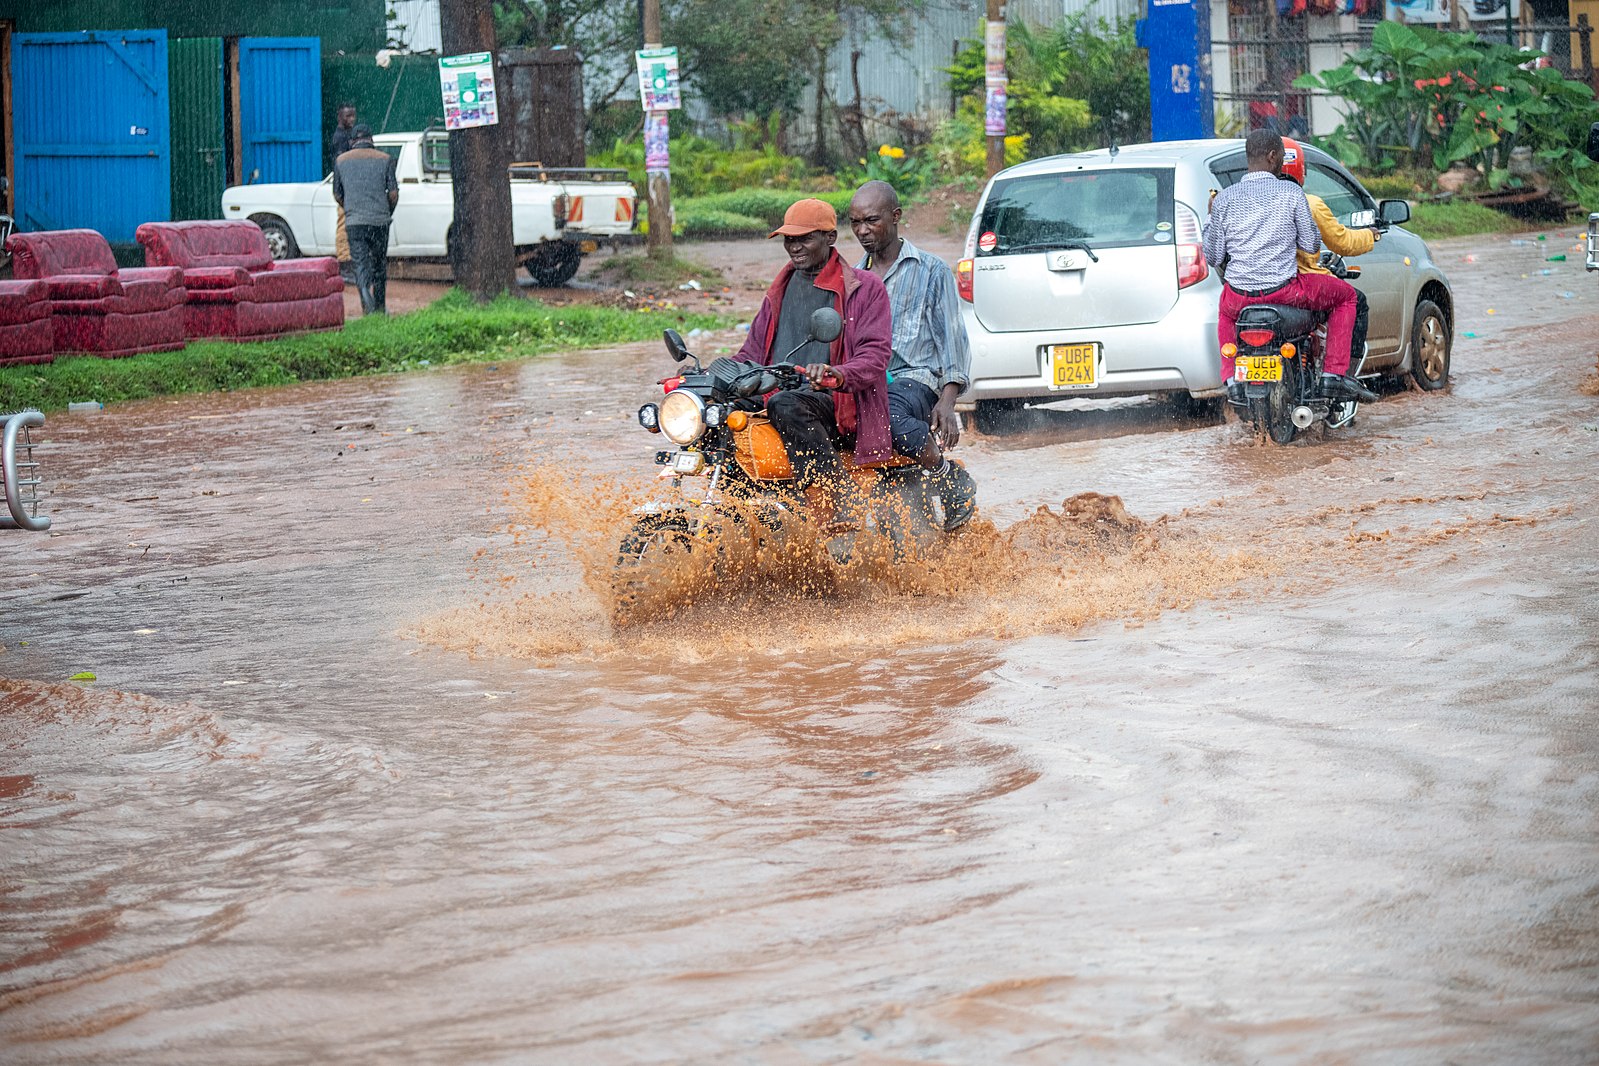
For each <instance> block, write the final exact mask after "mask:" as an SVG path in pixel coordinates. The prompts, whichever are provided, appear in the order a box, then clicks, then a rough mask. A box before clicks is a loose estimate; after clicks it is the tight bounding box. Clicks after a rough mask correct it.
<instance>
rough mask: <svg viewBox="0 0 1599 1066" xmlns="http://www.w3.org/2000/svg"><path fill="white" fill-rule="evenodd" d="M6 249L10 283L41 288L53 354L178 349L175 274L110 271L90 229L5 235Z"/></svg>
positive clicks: (106, 252) (113, 264)
mask: <svg viewBox="0 0 1599 1066" xmlns="http://www.w3.org/2000/svg"><path fill="white" fill-rule="evenodd" d="M6 250H7V251H9V252H10V253H11V273H12V276H13V277H15V278H18V279H21V280H32V279H37V280H41V281H43V282H44V285H45V291H46V293H47V295H48V296H49V298H50V302H51V308H50V311H51V319H52V322H53V324H54V328H53V330H52V335H53V340H54V345H55V350H56V352H57V353H62V352H89V353H91V354H93V355H101V356H108V357H109V356H118V355H132V354H133V353H135V352H164V351H170V350H172V349H173V348H181V347H183V288H182V285H181V283H180V282H181V278H182V276H183V272H182V271H181V270H176V269H173V268H172V267H138V268H131V269H127V270H118V269H117V261H116V259H115V258H114V257H113V256H112V255H111V246H110V245H109V244H107V243H106V239H105V238H104V237H102V236H101V235H100V234H99V233H97V232H95V231H94V230H92V229H66V230H51V231H46V232H43V233H13V234H12V235H11V236H10V237H8V238H7V239H6Z"/></svg>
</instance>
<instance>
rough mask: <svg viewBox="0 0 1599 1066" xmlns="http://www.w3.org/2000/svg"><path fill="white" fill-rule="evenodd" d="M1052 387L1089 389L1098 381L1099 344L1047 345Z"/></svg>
mask: <svg viewBox="0 0 1599 1066" xmlns="http://www.w3.org/2000/svg"><path fill="white" fill-rule="evenodd" d="M1049 366H1050V379H1049V387H1050V388H1052V389H1091V388H1093V387H1094V386H1095V385H1097V384H1098V383H1099V377H1098V373H1099V345H1097V344H1052V345H1050V346H1049Z"/></svg>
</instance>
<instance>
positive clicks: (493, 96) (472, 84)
mask: <svg viewBox="0 0 1599 1066" xmlns="http://www.w3.org/2000/svg"><path fill="white" fill-rule="evenodd" d="M439 87H440V89H441V90H442V91H443V93H444V127H445V128H446V129H451V130H464V129H470V128H471V127H473V126H492V125H494V124H495V123H497V122H499V121H500V113H499V103H498V93H497V92H496V91H495V88H494V56H493V54H492V53H489V52H468V53H467V54H465V55H459V56H441V57H439Z"/></svg>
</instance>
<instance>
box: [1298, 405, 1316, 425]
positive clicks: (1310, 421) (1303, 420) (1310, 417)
mask: <svg viewBox="0 0 1599 1066" xmlns="http://www.w3.org/2000/svg"><path fill="white" fill-rule="evenodd" d="M1293 419H1294V428H1295V429H1309V428H1310V427H1311V426H1312V425H1314V424H1315V422H1316V412H1315V411H1312V410H1311V409H1310V408H1308V407H1306V406H1305V405H1304V404H1300V405H1299V406H1298V407H1295V408H1294V413H1293Z"/></svg>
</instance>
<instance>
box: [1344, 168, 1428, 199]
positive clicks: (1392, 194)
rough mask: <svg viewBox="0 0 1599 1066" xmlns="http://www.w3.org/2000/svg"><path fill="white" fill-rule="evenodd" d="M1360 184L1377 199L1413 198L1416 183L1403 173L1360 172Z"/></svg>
mask: <svg viewBox="0 0 1599 1066" xmlns="http://www.w3.org/2000/svg"><path fill="white" fill-rule="evenodd" d="M1358 177H1359V178H1360V184H1362V185H1364V186H1365V187H1366V191H1367V192H1369V193H1371V194H1372V195H1373V196H1375V197H1376V198H1377V199H1379V200H1414V199H1415V198H1416V196H1417V195H1418V193H1419V190H1418V189H1417V188H1416V183H1415V182H1414V181H1412V180H1411V179H1410V178H1409V176H1407V175H1405V174H1361V175H1358Z"/></svg>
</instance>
